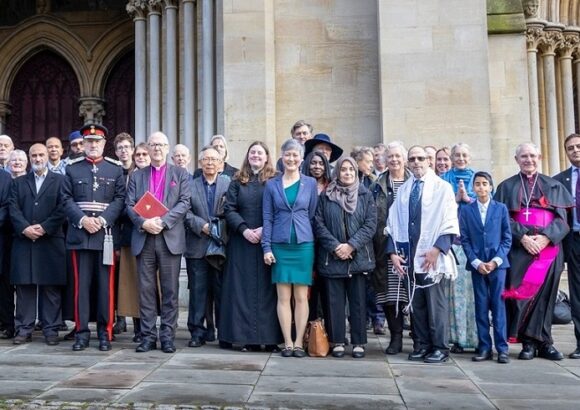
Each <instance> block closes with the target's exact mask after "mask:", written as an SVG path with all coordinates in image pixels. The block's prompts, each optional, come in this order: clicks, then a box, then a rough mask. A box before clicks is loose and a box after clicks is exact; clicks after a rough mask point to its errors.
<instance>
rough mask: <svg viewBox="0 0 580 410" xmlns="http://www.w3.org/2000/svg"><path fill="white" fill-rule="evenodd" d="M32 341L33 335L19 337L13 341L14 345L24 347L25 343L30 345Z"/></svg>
mask: <svg viewBox="0 0 580 410" xmlns="http://www.w3.org/2000/svg"><path fill="white" fill-rule="evenodd" d="M31 341H32V335H26V336H22V335H18V336H16V337H15V338H14V339H13V340H12V344H14V345H23V344H24V343H30V342H31Z"/></svg>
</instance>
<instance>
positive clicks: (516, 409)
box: [492, 399, 578, 410]
mask: <svg viewBox="0 0 580 410" xmlns="http://www.w3.org/2000/svg"><path fill="white" fill-rule="evenodd" d="M492 402H493V404H495V406H496V407H497V408H498V409H500V410H528V409H550V410H570V409H574V408H577V407H578V402H577V401H572V400H562V399H559V400H537V399H532V400H526V399H517V400H503V399H502V400H492Z"/></svg>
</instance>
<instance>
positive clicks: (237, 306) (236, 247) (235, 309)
mask: <svg viewBox="0 0 580 410" xmlns="http://www.w3.org/2000/svg"><path fill="white" fill-rule="evenodd" d="M263 195H264V184H263V183H261V182H259V181H258V179H257V178H256V177H253V179H252V180H250V181H249V182H248V183H247V184H245V185H242V184H241V183H240V181H238V180H234V181H232V183H231V184H230V187H229V189H228V192H227V194H226V203H225V207H224V213H225V218H226V221H227V224H228V231H229V235H230V236H229V238H230V239H229V242H228V246H227V255H228V257H227V262H226V268H225V271H224V276H223V282H222V299H221V300H222V306H221V317H220V323H219V336H220V340H222V341H226V342H230V343H235V344H241V345H244V344H279V343H281V342H282V340H283V338H282V333H281V331H280V325H279V324H278V316H277V313H276V305H277V296H276V286H275V285H274V284H272V276H271V273H270V267H269V266H266V265H265V264H264V253H263V252H262V246H261V245H260V243H257V244H253V243H251V242H248V241H247V240H246V238H244V236H243V232H244V230H246V229H248V228H249V229H255V228H258V227H261V226H262V196H263Z"/></svg>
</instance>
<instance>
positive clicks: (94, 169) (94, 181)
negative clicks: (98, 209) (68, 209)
mask: <svg viewBox="0 0 580 410" xmlns="http://www.w3.org/2000/svg"><path fill="white" fill-rule="evenodd" d="M91 172H92V173H93V191H96V190H97V189H99V182H98V181H97V172H99V168H97V166H96V165H95V164H93V169H91Z"/></svg>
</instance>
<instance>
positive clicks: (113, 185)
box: [63, 125, 125, 351]
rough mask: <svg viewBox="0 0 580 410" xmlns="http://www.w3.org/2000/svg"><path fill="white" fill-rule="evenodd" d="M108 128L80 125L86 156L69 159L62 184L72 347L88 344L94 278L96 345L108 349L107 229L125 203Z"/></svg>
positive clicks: (110, 265) (110, 280)
mask: <svg viewBox="0 0 580 410" xmlns="http://www.w3.org/2000/svg"><path fill="white" fill-rule="evenodd" d="M106 133H107V129H106V128H105V127H102V126H100V125H86V126H84V127H83V128H82V129H81V134H82V136H83V143H84V144H83V146H84V152H85V156H84V157H80V158H76V159H74V160H72V161H71V162H70V163H69V166H68V167H67V168H66V177H65V181H64V184H63V202H64V209H65V213H66V215H67V218H68V232H67V236H66V246H67V248H68V249H70V250H71V251H72V252H71V253H72V263H73V270H74V284H75V294H74V316H75V330H76V337H75V343H74V344H73V347H72V348H73V350H74V351H80V350H84V349H86V348H87V347H88V345H89V339H90V330H89V314H90V299H91V297H90V291H91V283H92V282H93V281H94V283H95V285H96V286H95V288H96V291H97V315H96V318H97V335H98V337H99V350H101V351H107V350H111V340H112V336H113V320H114V289H115V287H114V278H115V267H114V257H113V246H112V238H110V237H109V236H108V234H110V232H111V227H112V226H113V225H114V224H115V221H116V220H117V218H118V217H119V216H120V215H121V212H122V210H123V207H124V200H125V179H124V177H123V170H122V168H121V164H120V162H118V161H116V160H114V159H111V158H108V157H105V158H103V150H104V148H105V143H106V140H105V137H106ZM109 240H111V242H109ZM105 241H106V242H105Z"/></svg>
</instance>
